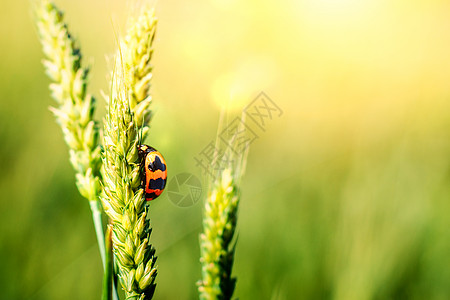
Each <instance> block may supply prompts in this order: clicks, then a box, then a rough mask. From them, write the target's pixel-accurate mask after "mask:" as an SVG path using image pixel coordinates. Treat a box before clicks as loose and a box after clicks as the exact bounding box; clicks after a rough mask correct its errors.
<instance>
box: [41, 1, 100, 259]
mask: <svg viewBox="0 0 450 300" xmlns="http://www.w3.org/2000/svg"><path fill="white" fill-rule="evenodd" d="M35 14H36V24H37V28H38V33H39V37H40V41H41V44H42V48H43V51H44V54H45V59H44V60H43V64H44V66H45V69H46V73H47V75H48V76H49V77H50V79H51V80H52V81H53V82H52V83H51V84H50V90H51V94H52V96H53V98H54V99H55V100H56V103H57V105H58V106H57V107H51V108H50V110H51V111H52V112H53V114H54V115H55V117H56V120H57V122H58V124H59V125H60V126H61V129H62V131H63V134H64V140H65V141H66V143H67V145H68V146H69V154H70V162H71V164H72V166H73V168H74V169H75V176H76V184H77V187H78V190H79V191H80V193H81V195H82V196H83V197H85V198H86V199H88V200H89V202H90V206H91V210H92V216H93V220H94V225H95V230H96V234H97V240H98V245H99V248H100V254H101V256H102V262H103V265H104V266H105V247H104V236H103V229H102V221H101V210H100V209H101V205H100V202H99V193H100V191H101V185H100V165H101V157H100V147H99V145H98V139H99V129H98V125H97V123H96V122H95V121H94V119H93V116H94V111H95V99H94V98H93V97H92V96H91V95H89V94H87V92H86V87H87V84H88V73H89V70H88V68H84V67H82V64H81V60H82V56H81V51H80V49H79V48H78V47H77V46H76V44H75V40H74V39H73V37H72V35H71V34H70V32H69V30H68V27H67V25H66V24H65V22H64V14H63V13H62V11H60V10H59V9H58V8H57V7H56V6H55V5H54V4H53V3H51V2H49V1H46V0H44V1H41V2H39V3H38V5H36V7H35Z"/></svg>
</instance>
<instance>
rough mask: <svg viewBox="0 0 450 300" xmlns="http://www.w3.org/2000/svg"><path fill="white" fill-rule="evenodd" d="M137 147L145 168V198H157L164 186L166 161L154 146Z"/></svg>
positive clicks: (149, 199) (148, 199)
mask: <svg viewBox="0 0 450 300" xmlns="http://www.w3.org/2000/svg"><path fill="white" fill-rule="evenodd" d="M138 149H139V155H140V156H141V158H142V163H143V166H144V168H145V200H147V201H151V200H153V199H155V198H158V196H159V195H161V193H162V192H163V190H164V187H165V186H166V181H167V170H166V161H165V160H164V158H163V156H162V155H161V153H159V152H158V151H157V150H156V149H155V148H152V147H150V146H147V145H140V146H139V148H138Z"/></svg>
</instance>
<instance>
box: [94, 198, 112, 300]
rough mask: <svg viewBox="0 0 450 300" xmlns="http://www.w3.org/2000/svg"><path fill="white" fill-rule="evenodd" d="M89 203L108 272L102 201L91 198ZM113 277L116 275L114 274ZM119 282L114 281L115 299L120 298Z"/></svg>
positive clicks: (104, 268)
mask: <svg viewBox="0 0 450 300" xmlns="http://www.w3.org/2000/svg"><path fill="white" fill-rule="evenodd" d="M89 204H90V205H91V212H92V220H93V221H94V227H95V233H96V235H97V242H98V248H99V249H100V257H101V258H102V264H103V271H104V273H105V274H106V273H107V270H106V265H107V262H106V259H107V256H106V249H105V235H104V233H103V224H102V207H101V204H100V201H97V200H91V201H89ZM112 277H113V278H114V277H115V276H112ZM116 286H117V283H116V282H115V281H113V282H112V289H113V299H114V300H119V294H118V292H117V288H116Z"/></svg>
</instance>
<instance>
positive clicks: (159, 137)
mask: <svg viewBox="0 0 450 300" xmlns="http://www.w3.org/2000/svg"><path fill="white" fill-rule="evenodd" d="M56 3H57V5H58V6H59V7H60V8H61V9H62V10H64V11H65V12H66V15H65V16H66V21H67V22H68V23H69V28H70V30H71V31H72V33H73V34H74V36H75V37H76V38H77V41H78V42H79V45H80V46H81V50H82V53H83V55H84V63H86V64H88V65H90V66H91V82H90V86H89V88H88V89H89V91H90V92H91V93H93V94H94V95H95V96H96V98H97V99H98V111H97V114H96V116H97V118H98V119H99V120H101V118H102V116H103V114H104V112H105V103H104V101H103V100H102V98H101V96H100V90H105V91H107V90H108V89H109V88H108V82H107V79H106V78H107V74H108V72H109V71H108V64H107V59H105V56H107V57H110V56H111V55H112V54H113V53H114V51H115V46H116V44H117V38H118V37H120V36H123V34H124V31H125V28H126V20H127V19H128V17H129V16H131V15H133V14H134V13H135V12H136V11H137V10H138V8H139V7H140V5H141V4H142V3H144V2H142V1H131V0H128V1H112V0H111V1H106V0H101V1H86V0H80V1H67V0H59V1H56ZM151 3H152V4H153V5H154V7H155V10H156V15H157V17H158V19H159V22H158V30H157V37H156V39H155V43H154V46H155V52H154V57H153V65H154V76H153V81H152V84H153V85H152V93H153V97H154V103H153V110H154V112H155V116H154V119H153V120H152V126H151V132H150V138H149V140H148V143H149V144H151V145H152V146H154V147H155V148H157V149H158V150H159V151H161V152H162V153H163V154H164V156H165V157H166V160H167V163H168V172H169V180H170V176H175V175H176V174H178V173H182V172H189V173H192V174H195V175H196V176H198V177H199V178H202V182H203V184H204V187H206V181H205V178H204V176H203V174H202V170H201V169H200V168H199V167H198V166H196V161H195V159H194V157H196V156H197V155H198V154H199V153H200V152H201V151H202V150H203V149H204V148H205V147H206V146H207V145H208V143H209V142H211V141H212V140H214V138H215V136H216V131H217V124H218V121H219V114H220V111H221V110H222V109H226V110H227V111H228V116H229V118H230V120H231V119H232V118H233V117H234V116H236V115H239V114H240V112H241V111H242V109H244V107H246V106H247V105H248V104H249V103H251V101H252V100H253V99H254V98H255V97H256V96H257V95H258V94H259V93H260V92H264V93H265V94H267V96H268V97H270V99H271V100H272V101H273V102H274V103H276V104H277V105H278V106H279V107H280V108H281V109H282V111H283V114H282V115H281V116H279V117H274V118H273V119H272V120H268V122H267V126H266V127H265V128H264V130H262V129H261V128H259V127H257V126H256V125H255V124H253V123H251V120H248V122H249V123H248V126H249V127H251V128H252V129H253V130H254V131H255V133H256V134H257V136H258V138H257V139H256V140H255V141H254V142H253V143H252V145H251V150H250V154H249V159H248V164H247V172H246V174H245V176H244V178H243V181H242V201H241V206H240V211H239V220H238V232H239V238H238V246H237V248H236V258H235V266H234V270H233V274H234V275H235V276H236V277H237V287H236V291H235V297H238V298H240V299H342V300H351V299H358V300H360V299H362V300H364V299H449V298H450V271H449V270H450V258H449V255H448V254H449V251H450V231H449V228H450V221H449V220H450V218H449V213H450V202H449V199H450V188H449V187H450V176H449V174H450V173H449V167H450V142H449V141H450V84H449V83H450V3H448V2H447V1H441V0H431V1H419V0H416V1H404V0H398V1H387V0H381V1H375V0H359V1H357V0H299V1H273V0H263V1H255V0H248V1H237V0H230V1H226V0H200V1H174V0H168V1H154V2H151ZM31 4H32V1H16V2H13V1H7V2H5V3H2V9H1V10H0V46H1V47H0V70H1V73H0V141H1V146H0V169H1V171H2V172H1V173H0V195H1V196H0V197H1V202H0V213H1V215H2V217H1V218H0V228H1V229H0V262H1V266H2V268H1V270H0V279H1V280H0V295H2V297H0V298H2V299H3V298H5V299H62V298H66V299H95V298H98V297H100V293H101V276H102V274H101V264H100V257H99V253H98V250H97V248H96V241H95V235H94V232H93V226H92V221H91V219H90V213H89V207H88V204H87V203H86V201H85V200H84V199H82V197H81V196H80V195H79V194H78V192H77V190H76V187H75V184H74V176H73V170H72V169H71V166H70V165H69V162H68V154H67V147H66V145H65V144H64V142H63V139H62V134H61V132H60V129H59V128H58V126H57V124H56V123H55V121H54V119H53V116H52V115H51V113H50V112H49V111H48V109H47V108H48V106H49V105H52V104H53V100H52V99H51V98H50V96H49V91H48V84H49V80H48V79H47V78H46V77H45V74H44V70H43V66H42V65H41V60H42V58H43V55H42V51H41V49H40V44H39V41H38V38H37V34H36V29H35V28H34V24H33V17H32V13H31ZM203 196H205V194H203ZM203 198H204V197H203ZM201 212H202V204H201V201H199V202H198V203H196V204H195V205H193V206H191V207H188V208H180V207H177V206H175V205H173V204H172V203H171V201H170V200H169V198H168V197H167V195H165V194H163V196H161V197H160V198H159V199H158V200H156V201H154V202H153V203H152V204H151V209H150V217H151V224H152V226H153V233H152V243H153V245H154V246H155V248H156V249H157V254H158V268H159V269H158V270H159V271H158V272H159V273H158V277H157V290H156V294H155V299H195V298H197V297H198V296H197V292H196V284H195V283H196V281H197V280H199V279H200V276H201V272H200V263H199V261H198V258H199V246H198V235H199V233H200V231H201Z"/></svg>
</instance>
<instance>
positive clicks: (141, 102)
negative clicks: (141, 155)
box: [116, 6, 157, 140]
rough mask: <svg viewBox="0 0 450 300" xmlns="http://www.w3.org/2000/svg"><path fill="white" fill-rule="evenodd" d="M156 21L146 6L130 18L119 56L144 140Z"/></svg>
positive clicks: (146, 129) (131, 105) (132, 108)
mask: <svg viewBox="0 0 450 300" xmlns="http://www.w3.org/2000/svg"><path fill="white" fill-rule="evenodd" d="M156 24H157V20H156V18H155V15H154V10H153V9H150V8H149V7H148V6H144V7H143V9H142V10H141V13H140V15H139V16H138V17H137V18H131V20H130V21H129V28H128V30H127V34H126V36H125V37H124V39H123V40H122V41H121V43H120V53H118V55H117V56H116V65H121V66H122V67H123V69H124V71H123V72H124V81H125V82H124V83H125V86H126V88H127V90H128V95H129V104H130V108H131V110H132V111H133V112H134V114H135V122H136V125H137V126H138V128H142V131H141V134H142V140H145V138H146V136H147V133H148V129H149V121H150V118H151V112H150V110H149V107H150V104H151V101H152V97H151V95H150V86H151V84H150V83H151V79H152V70H153V67H152V65H151V59H152V55H153V40H154V38H155V32H156ZM120 54H121V55H120ZM117 59H119V60H120V61H117Z"/></svg>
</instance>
